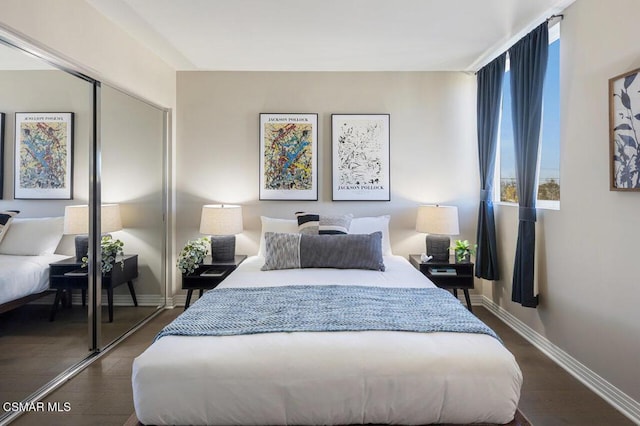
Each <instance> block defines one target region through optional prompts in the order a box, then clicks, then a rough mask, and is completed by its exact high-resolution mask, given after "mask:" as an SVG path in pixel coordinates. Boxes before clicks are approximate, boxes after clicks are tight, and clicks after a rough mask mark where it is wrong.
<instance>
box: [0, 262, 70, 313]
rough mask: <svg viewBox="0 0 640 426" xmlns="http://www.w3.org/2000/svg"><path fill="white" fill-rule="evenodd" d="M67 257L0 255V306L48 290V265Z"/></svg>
mask: <svg viewBox="0 0 640 426" xmlns="http://www.w3.org/2000/svg"><path fill="white" fill-rule="evenodd" d="M67 257H69V256H66V255H62V254H47V255H41V256H15V255H8V254H0V304H2V303H6V302H10V301H12V300H16V299H19V298H21V297H24V296H28V295H30V294H36V293H40V292H42V291H44V290H46V289H48V288H49V264H50V263H52V262H57V261H58V260H61V259H64V258H67Z"/></svg>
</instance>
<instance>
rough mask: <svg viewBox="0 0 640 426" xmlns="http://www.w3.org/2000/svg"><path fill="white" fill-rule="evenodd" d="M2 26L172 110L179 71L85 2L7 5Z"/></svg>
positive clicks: (10, 1) (12, 0)
mask: <svg viewBox="0 0 640 426" xmlns="http://www.w3.org/2000/svg"><path fill="white" fill-rule="evenodd" d="M0 23H1V24H3V25H6V26H7V27H9V28H11V29H12V30H15V31H17V32H19V33H22V34H24V35H26V36H28V37H30V38H32V39H34V40H35V41H36V42H38V43H40V44H42V45H44V46H46V47H47V48H49V49H52V50H54V51H56V52H59V53H61V54H62V55H64V56H66V57H68V58H70V59H72V61H73V62H75V63H77V64H80V65H82V66H84V67H86V68H88V69H89V70H91V71H93V72H94V73H95V74H97V75H92V77H94V78H97V79H98V80H101V81H106V82H112V83H115V84H116V85H118V86H120V87H122V88H124V89H126V90H128V91H130V92H131V93H134V94H137V95H139V96H142V97H144V98H147V99H149V100H151V101H153V102H156V103H158V104H160V105H163V106H165V107H168V108H173V106H174V104H175V70H173V69H172V68H171V67H170V66H169V65H167V64H166V63H165V62H163V61H162V60H161V59H160V58H158V57H157V56H156V55H154V54H153V53H152V52H151V51H150V50H148V49H147V48H146V47H144V46H142V44H140V42H138V41H137V40H135V39H134V38H132V37H131V36H130V35H129V34H127V33H126V32H124V31H123V30H122V29H120V27H118V26H116V25H115V24H113V23H112V22H111V21H109V20H108V19H106V18H105V17H104V16H103V15H101V14H100V13H98V12H97V11H96V10H95V9H94V8H93V7H91V6H90V5H89V4H87V3H86V2H85V1H84V0H3V1H2V13H1V14H0Z"/></svg>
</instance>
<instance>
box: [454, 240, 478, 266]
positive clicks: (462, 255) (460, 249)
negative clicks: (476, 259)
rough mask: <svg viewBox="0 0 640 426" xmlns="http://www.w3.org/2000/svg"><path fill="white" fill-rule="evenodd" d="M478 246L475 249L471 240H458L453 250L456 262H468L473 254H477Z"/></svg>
mask: <svg viewBox="0 0 640 426" xmlns="http://www.w3.org/2000/svg"><path fill="white" fill-rule="evenodd" d="M476 247H478V246H477V245H474V246H473V248H472V247H471V244H470V243H469V240H456V242H455V246H453V249H454V251H455V253H456V262H468V261H469V258H470V257H471V255H472V254H474V253H475V252H476Z"/></svg>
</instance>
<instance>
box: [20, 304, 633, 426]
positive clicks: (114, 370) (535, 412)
mask: <svg viewBox="0 0 640 426" xmlns="http://www.w3.org/2000/svg"><path fill="white" fill-rule="evenodd" d="M181 312H182V309H173V310H167V311H165V312H163V313H162V314H160V315H159V316H157V317H156V318H154V319H153V320H152V321H151V322H149V323H148V324H147V325H145V327H144V328H143V329H141V330H140V331H138V332H137V333H135V334H134V335H132V336H130V337H129V338H128V339H127V340H126V341H125V342H123V343H122V344H120V345H119V346H118V347H116V348H115V349H113V350H112V351H110V352H109V353H107V354H106V355H104V356H103V357H102V358H100V359H99V360H97V361H96V362H94V363H93V364H92V365H91V366H89V367H88V368H87V369H86V370H84V371H82V372H81V373H80V374H79V375H77V376H76V377H74V378H73V379H72V380H70V381H69V382H67V383H66V384H65V385H63V386H62V387H61V388H59V389H58V390H57V391H55V392H54V393H52V394H51V395H49V397H47V398H46V399H45V401H51V402H59V403H64V402H69V403H70V405H71V406H70V410H69V411H68V412H63V413H29V414H25V415H23V416H21V417H19V418H18V419H17V420H16V421H15V422H13V423H12V425H18V426H22V425H43V424H46V425H65V426H72V425H109V426H110V425H123V424H125V422H126V421H127V420H128V419H129V417H130V416H131V414H132V413H133V412H134V409H133V401H132V390H131V365H132V361H133V358H135V357H136V356H137V355H138V354H140V353H141V352H142V351H144V349H145V348H146V347H147V346H148V345H149V344H150V342H151V340H152V339H153V337H154V336H155V334H156V333H157V332H158V331H159V330H160V329H161V328H162V327H163V326H164V325H165V324H166V323H168V322H169V321H171V320H172V319H173V318H175V317H176V316H177V315H178V314H180V313H181ZM474 313H475V314H476V315H477V316H478V317H479V318H480V319H482V320H483V321H484V322H486V323H487V324H488V325H489V326H491V327H492V328H493V329H494V330H495V331H496V332H497V333H498V334H499V335H500V337H501V338H502V339H503V341H504V343H505V345H506V346H507V347H508V348H509V350H510V351H511V352H512V353H513V354H514V355H515V357H516V359H517V360H518V363H519V364H520V368H521V369H522V372H523V375H524V385H523V389H522V395H521V399H520V405H519V407H520V411H522V413H523V414H524V415H525V416H526V417H527V418H528V419H529V420H530V421H531V423H532V424H533V425H535V426H554V425H580V426H586V425H594V426H596V425H597V426H624V425H633V422H631V421H630V420H628V419H627V418H626V417H624V416H623V415H622V414H620V413H619V412H618V411H616V410H615V409H614V408H612V407H611V406H610V405H608V404H607V403H606V402H605V401H604V400H602V399H601V398H600V397H598V396H597V395H595V394H594V393H593V392H591V391H590V390H589V389H588V388H586V387H585V386H584V385H582V384H581V383H580V382H578V381H577V380H576V379H574V378H573V377H572V376H570V375H569V374H568V373H566V372H565V371H564V370H563V369H562V368H560V367H558V366H557V365H556V364H555V363H553V362H552V361H551V360H550V359H549V358H547V357H546V356H545V355H544V354H542V353H541V352H540V351H538V350H537V349H535V348H534V347H533V346H532V345H531V344H529V343H528V342H527V341H526V340H524V339H523V338H522V337H520V335H518V334H517V333H516V332H514V331H513V330H511V329H510V328H509V327H508V326H506V325H505V324H504V323H502V321H500V320H499V319H498V318H496V317H495V316H494V315H493V314H491V313H490V312H489V311H487V310H486V309H484V308H482V307H474Z"/></svg>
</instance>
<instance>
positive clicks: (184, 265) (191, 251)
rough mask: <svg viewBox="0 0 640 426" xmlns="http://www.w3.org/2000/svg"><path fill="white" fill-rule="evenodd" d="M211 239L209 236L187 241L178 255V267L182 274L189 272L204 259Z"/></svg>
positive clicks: (196, 267)
mask: <svg viewBox="0 0 640 426" xmlns="http://www.w3.org/2000/svg"><path fill="white" fill-rule="evenodd" d="M210 245H211V241H210V240H209V237H202V238H198V239H197V240H191V241H187V244H185V246H184V247H183V248H182V251H181V252H180V254H179V255H178V265H177V266H178V269H180V272H182V273H183V274H190V273H192V272H193V271H195V270H196V269H198V266H200V265H201V264H202V262H203V261H204V257H205V256H206V255H207V252H208V251H209V247H210Z"/></svg>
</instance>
